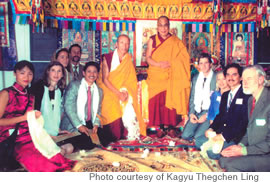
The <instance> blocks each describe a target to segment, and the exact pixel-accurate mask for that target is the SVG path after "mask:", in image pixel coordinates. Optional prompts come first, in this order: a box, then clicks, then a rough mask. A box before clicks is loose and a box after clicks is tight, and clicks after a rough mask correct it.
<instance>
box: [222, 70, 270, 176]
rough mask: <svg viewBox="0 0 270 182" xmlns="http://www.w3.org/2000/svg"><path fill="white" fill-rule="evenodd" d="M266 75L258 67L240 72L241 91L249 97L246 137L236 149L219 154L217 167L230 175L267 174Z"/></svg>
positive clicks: (269, 95) (269, 115)
mask: <svg viewBox="0 0 270 182" xmlns="http://www.w3.org/2000/svg"><path fill="white" fill-rule="evenodd" d="M265 83H266V74H265V72H264V70H263V68H262V67H261V66H259V65H254V66H249V67H247V68H246V69H245V70H244V72H243V90H244V93H246V94H252V97H250V98H249V101H248V113H249V114H248V119H249V122H248V126H247V133H246V135H245V136H244V137H243V139H242V140H241V142H240V143H239V144H238V145H232V146H230V147H228V148H226V149H224V150H223V151H222V152H221V155H222V156H223V157H222V158H221V159H220V161H219V162H220V165H221V167H223V168H225V169H226V170H227V171H230V172H234V171H235V172H244V171H247V172H254V171H256V172H259V171H260V172H263V171H265V172H266V171H268V172H269V171H270V104H269V103H270V91H269V89H268V88H265V87H264V85H265Z"/></svg>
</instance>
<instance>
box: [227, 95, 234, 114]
mask: <svg viewBox="0 0 270 182" xmlns="http://www.w3.org/2000/svg"><path fill="white" fill-rule="evenodd" d="M232 100H233V98H232V93H231V92H230V93H229V102H228V105H227V111H228V110H229V108H230V106H231V103H232Z"/></svg>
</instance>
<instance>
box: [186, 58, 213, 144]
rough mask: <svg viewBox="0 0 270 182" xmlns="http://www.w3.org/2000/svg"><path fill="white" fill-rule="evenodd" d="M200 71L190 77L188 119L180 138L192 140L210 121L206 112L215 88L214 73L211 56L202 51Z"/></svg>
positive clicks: (202, 131)
mask: <svg viewBox="0 0 270 182" xmlns="http://www.w3.org/2000/svg"><path fill="white" fill-rule="evenodd" d="M198 62H199V69H200V72H199V73H198V74H197V75H195V76H194V77H193V78H192V85H191V93H190V99H189V120H188V122H187V124H186V125H185V128H184V131H183V133H182V136H181V138H183V139H185V140H189V141H192V139H193V138H194V139H195V140H196V138H197V137H199V136H201V135H203V134H204V132H205V131H206V130H207V129H208V127H209V125H210V122H209V121H208V120H207V112H208V109H209V106H210V97H211V94H212V93H213V92H214V91H215V89H216V74H215V73H214V72H213V70H212V61H211V56H210V55H209V54H207V53H202V54H201V55H200V57H199V61H198Z"/></svg>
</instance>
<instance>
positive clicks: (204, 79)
mask: <svg viewBox="0 0 270 182" xmlns="http://www.w3.org/2000/svg"><path fill="white" fill-rule="evenodd" d="M205 81H206V78H203V85H202V88H204V84H205ZM202 106H203V100H202V104H201V110H202Z"/></svg>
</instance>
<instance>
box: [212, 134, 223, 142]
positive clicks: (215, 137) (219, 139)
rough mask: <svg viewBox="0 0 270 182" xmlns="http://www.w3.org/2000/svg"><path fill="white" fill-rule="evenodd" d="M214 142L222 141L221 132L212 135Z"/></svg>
mask: <svg viewBox="0 0 270 182" xmlns="http://www.w3.org/2000/svg"><path fill="white" fill-rule="evenodd" d="M212 139H213V141H214V142H218V141H224V139H223V137H222V135H221V134H217V135H216V136H214V137H213V138H212Z"/></svg>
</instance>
